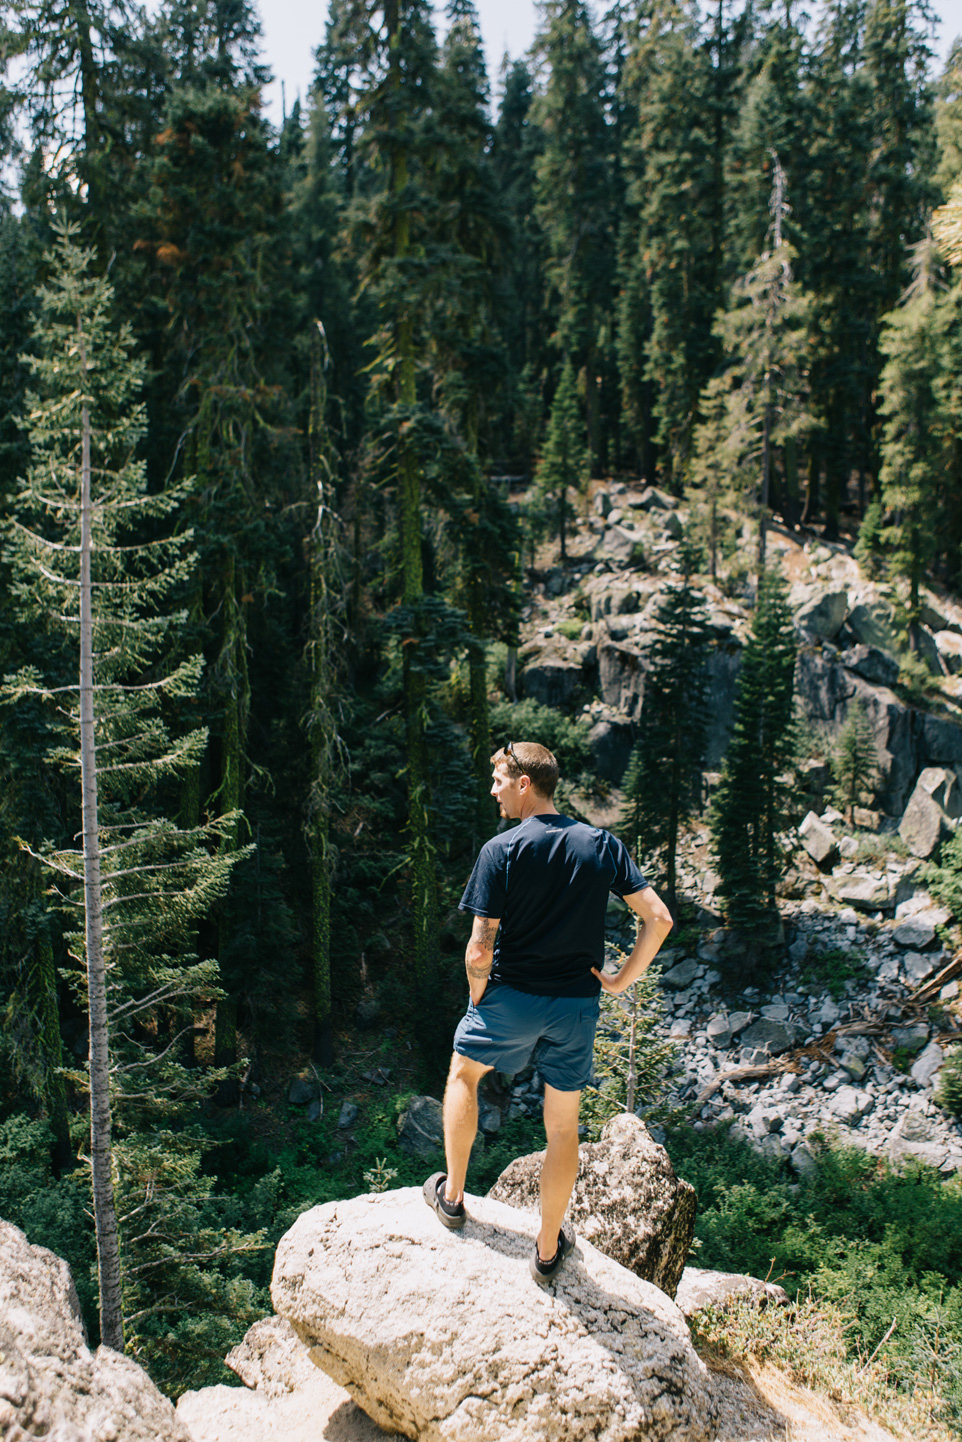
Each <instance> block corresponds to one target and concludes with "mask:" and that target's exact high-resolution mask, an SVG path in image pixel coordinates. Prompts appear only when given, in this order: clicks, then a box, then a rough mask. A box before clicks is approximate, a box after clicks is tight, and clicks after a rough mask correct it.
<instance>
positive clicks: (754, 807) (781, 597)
mask: <svg viewBox="0 0 962 1442" xmlns="http://www.w3.org/2000/svg"><path fill="white" fill-rule="evenodd" d="M795 649H796V648H795V633H794V629H793V626H792V614H791V610H790V608H789V605H788V597H787V588H786V586H785V582H784V581H783V579H782V578H781V576H780V575H779V574H778V573H777V572H775V571H772V570H766V571H763V572H762V574H761V576H760V578H759V584H758V599H757V603H756V608H755V615H754V618H753V620H752V629H751V634H750V636H749V638H748V641H747V642H746V645H745V650H744V653H743V655H742V663H741V669H740V671H739V675H738V683H737V691H736V695H735V721H734V729H733V732H732V739H731V741H730V743H729V746H728V751H727V753H726V755H725V760H724V764H723V766H722V779H721V782H720V784H719V787H718V790H717V792H716V794H715V798H714V802H713V805H712V811H711V818H710V824H711V833H712V847H713V851H714V856H715V865H716V867H717V869H718V875H719V877H720V879H721V885H720V892H721V896H722V898H723V901H724V905H725V914H726V917H727V919H728V921H729V923H730V924H731V925H732V926H733V927H734V928H735V929H736V930H737V932H738V933H739V937H740V940H741V944H742V946H743V948H744V953H743V954H744V963H743V968H744V970H745V971H746V972H748V971H750V970H751V969H752V967H753V966H754V965H758V964H759V963H760V962H761V961H762V960H763V957H764V953H765V948H766V945H767V943H768V941H769V939H770V938H771V935H772V932H773V929H774V925H775V922H776V920H777V912H776V910H775V885H776V882H777V881H778V877H779V872H780V856H779V849H778V839H777V833H778V830H779V827H780V825H781V822H782V815H783V808H784V800H785V786H784V782H783V779H782V778H783V774H784V772H785V770H786V768H787V767H788V765H789V764H790V762H791V760H792V757H793V755H794V749H795V739H794V717H793V708H792V700H793V683H794V673H795Z"/></svg>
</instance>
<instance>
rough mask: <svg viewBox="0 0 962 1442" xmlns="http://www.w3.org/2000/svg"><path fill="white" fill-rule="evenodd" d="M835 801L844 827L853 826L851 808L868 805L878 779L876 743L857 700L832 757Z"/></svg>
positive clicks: (853, 820) (848, 715)
mask: <svg viewBox="0 0 962 1442" xmlns="http://www.w3.org/2000/svg"><path fill="white" fill-rule="evenodd" d="M832 775H833V776H834V778H835V798H836V800H837V802H838V804H839V806H841V807H842V809H843V810H844V812H845V815H846V817H847V819H848V824H849V825H850V826H854V824H855V816H854V813H855V807H856V806H868V805H870V804H871V802H872V798H873V797H874V795H875V788H876V786H877V785H878V780H879V757H878V744H877V742H876V740H875V731H874V729H873V727H872V723H871V722H870V721H869V719H868V717H867V716H866V714H865V707H864V705H863V704H862V702H861V700H860V699H859V697H857V696H856V697H855V699H854V700H853V701H852V702H851V704H850V705H849V708H848V711H847V712H846V715H845V723H844V725H843V726H842V729H841V731H840V732H839V737H838V742H837V744H836V747H835V753H834V755H833V757H832Z"/></svg>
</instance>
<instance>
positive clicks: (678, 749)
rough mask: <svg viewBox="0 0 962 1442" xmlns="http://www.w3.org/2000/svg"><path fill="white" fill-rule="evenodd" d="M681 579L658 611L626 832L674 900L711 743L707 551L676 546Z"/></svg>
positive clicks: (628, 785)
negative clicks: (704, 585)
mask: <svg viewBox="0 0 962 1442" xmlns="http://www.w3.org/2000/svg"><path fill="white" fill-rule="evenodd" d="M677 556H678V559H677V564H676V572H677V579H676V581H675V583H674V584H673V585H672V586H670V587H669V588H668V589H667V590H666V592H665V595H664V597H663V599H662V601H661V604H660V605H659V607H658V611H657V614H656V616H655V633H654V639H653V641H652V643H651V646H650V648H649V651H648V673H647V679H646V684H645V700H644V706H643V709H642V713H641V725H640V733H639V737H638V740H637V742H636V743H635V747H634V750H633V752H632V756H631V761H630V763H629V767H628V772H627V775H626V778H625V804H624V807H623V809H622V813H621V818H620V831H621V835H622V837H623V839H624V840H625V842H626V844H627V845H628V846H630V847H636V848H637V855H638V857H639V859H640V858H641V857H642V856H644V857H645V858H652V859H657V862H658V863H659V865H660V867H661V869H662V871H663V874H664V877H665V889H666V891H667V893H668V896H669V897H670V898H674V896H675V890H676V880H675V875H676V855H677V850H678V831H679V827H680V826H681V823H682V822H683V821H684V820H685V818H686V817H687V816H689V815H690V814H691V812H692V811H693V810H694V809H695V807H696V806H697V805H698V803H699V800H700V796H701V765H702V761H703V758H704V755H705V747H706V744H707V741H708V652H709V647H710V642H711V638H710V632H709V628H708V613H707V611H706V609H705V604H704V601H703V599H702V596H701V593H700V592H699V591H698V590H697V589H696V587H695V586H694V584H693V582H694V577H695V575H696V574H697V572H698V570H699V568H700V566H701V563H702V556H701V552H700V551H699V550H698V548H697V547H695V546H692V545H691V544H690V543H688V542H685V543H683V544H682V545H681V546H679V548H678V553H677Z"/></svg>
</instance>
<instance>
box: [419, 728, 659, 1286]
mask: <svg viewBox="0 0 962 1442" xmlns="http://www.w3.org/2000/svg"><path fill="white" fill-rule="evenodd" d="M491 761H492V764H493V766H494V783H493V785H492V787H491V795H492V796H493V797H494V799H495V801H497V803H498V805H499V807H500V810H501V816H502V817H503V818H506V819H510V820H517V821H520V823H521V824H520V826H517V827H515V828H514V829H513V830H510V831H505V832H502V833H501V834H500V835H499V836H494V837H492V838H491V840H490V841H488V842H486V843H485V845H484V846H483V847H482V848H481V852H480V854H479V856H478V859H477V862H476V863H475V867H474V870H473V871H472V873H471V878H470V880H469V881H468V884H467V887H466V889H465V892H464V895H463V897H462V898H461V905H460V909H461V910H462V911H467V912H470V913H471V914H473V916H474V924H473V926H472V929H471V939H470V941H469V942H468V946H467V950H466V951H465V955H464V965H465V969H466V970H467V974H468V988H469V990H470V992H471V1004H470V1006H469V1007H468V1010H467V1013H466V1015H465V1016H464V1017H463V1018H462V1020H461V1022H460V1024H459V1026H458V1029H457V1031H456V1032H455V1036H454V1056H453V1057H452V1059H451V1070H450V1073H449V1075H448V1084H447V1088H446V1090H445V1093H444V1150H445V1155H446V1158H447V1167H448V1170H447V1173H444V1172H436V1173H435V1174H434V1176H432V1177H429V1178H428V1180H427V1181H426V1182H425V1184H424V1198H425V1201H426V1202H427V1204H428V1206H430V1207H432V1208H433V1209H434V1211H435V1212H436V1213H437V1215H438V1218H439V1219H440V1221H441V1222H442V1223H443V1224H444V1226H446V1227H450V1228H452V1229H457V1228H459V1227H463V1226H464V1223H465V1219H466V1215H467V1214H466V1212H465V1209H464V1182H465V1177H466V1175H467V1169H468V1159H469V1157H470V1155H471V1147H472V1145H473V1143H474V1138H475V1135H476V1133H477V1128H478V1083H479V1082H480V1080H481V1078H482V1077H483V1076H484V1074H485V1072H489V1071H491V1070H492V1069H494V1068H497V1070H498V1071H501V1072H507V1073H509V1074H511V1075H513V1074H514V1073H516V1072H519V1071H521V1070H522V1069H523V1068H524V1067H525V1066H527V1065H528V1062H529V1061H530V1060H531V1059H532V1056H533V1057H534V1059H535V1061H536V1063H537V1067H538V1070H539V1072H540V1073H541V1075H542V1077H543V1078H544V1082H545V1088H544V1127H545V1134H546V1136H547V1141H548V1148H547V1152H546V1153H545V1159H544V1163H543V1165H542V1168H541V1229H540V1231H539V1232H538V1237H537V1242H536V1245H535V1250H534V1253H533V1255H532V1258H531V1274H532V1276H533V1277H534V1278H535V1280H536V1281H538V1282H548V1281H550V1280H551V1278H552V1277H554V1276H555V1275H556V1273H557V1272H558V1271H559V1269H560V1268H561V1266H562V1263H563V1262H564V1259H565V1257H566V1256H567V1255H568V1253H569V1252H570V1251H571V1249H572V1247H573V1246H574V1237H573V1235H571V1234H570V1233H569V1232H566V1231H565V1230H564V1229H563V1227H562V1225H561V1224H562V1220H563V1218H564V1214H565V1209H566V1207H567V1205H568V1200H569V1198H570V1196H571V1192H572V1189H573V1187H574V1184H575V1179H576V1177H577V1175H578V1110H579V1106H580V1102H581V1092H582V1088H583V1087H584V1086H585V1084H586V1083H587V1081H588V1079H589V1077H590V1076H591V1070H592V1054H593V1051H594V1039H595V1027H596V1026H597V1022H598V1011H599V1001H598V995H599V992H600V991H601V990H604V991H607V992H610V993H611V994H616V993H618V992H622V991H625V990H626V989H627V988H628V987H629V986H631V984H632V982H634V981H637V979H638V977H639V976H641V975H642V973H643V972H644V971H646V970H647V968H648V967H649V966H650V964H651V962H652V961H653V959H654V957H655V956H656V954H657V952H658V949H659V947H660V946H661V944H662V942H663V941H664V939H665V937H666V936H667V935H668V933H669V931H670V930H671V925H672V922H671V915H670V913H669V911H668V908H667V907H666V906H665V904H664V902H662V901H661V900H660V898H659V897H658V896H657V894H656V893H655V892H654V891H653V889H652V888H651V887H650V886H649V885H648V883H647V881H646V880H645V878H644V876H643V875H642V873H641V872H640V871H639V869H638V867H637V866H636V865H635V863H634V862H633V861H632V859H631V857H630V856H629V854H628V850H627V848H626V847H625V846H624V845H623V844H622V843H621V842H620V841H618V840H617V839H616V838H615V837H614V836H612V835H611V834H610V833H609V832H607V831H602V830H600V829H598V828H597V827H594V826H588V825H586V824H585V823H584V822H581V821H574V820H572V818H571V817H570V816H562V815H561V814H560V813H559V812H558V811H557V810H556V809H555V806H554V803H553V802H552V799H551V798H552V796H553V795H554V790H555V786H556V785H557V781H558V763H557V761H556V760H555V758H554V757H553V756H552V754H551V752H550V751H548V750H547V749H546V748H545V747H544V746H539V745H538V744H537V743H536V742H533V741H521V742H518V743H517V744H515V743H514V742H508V744H507V745H506V746H504V747H502V748H501V749H500V750H499V751H496V752H495V754H494V755H493V756H492V758H491ZM609 892H614V894H615V895H616V896H620V897H622V899H623V900H624V901H625V902H627V904H628V906H630V907H631V909H632V911H634V912H635V913H636V914H637V915H638V916H639V917H640V918H641V921H642V926H641V928H640V930H639V932H638V939H637V941H636V942H635V946H634V950H633V951H632V953H631V956H630V957H629V958H628V960H627V961H626V962H625V964H624V966H623V967H622V968H621V970H620V971H619V972H618V973H617V975H615V976H606V975H604V973H603V972H602V965H603V963H604V927H605V912H606V909H607V905H608V893H609Z"/></svg>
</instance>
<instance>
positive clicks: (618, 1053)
mask: <svg viewBox="0 0 962 1442" xmlns="http://www.w3.org/2000/svg"><path fill="white" fill-rule="evenodd" d="M615 960H617V962H618V964H619V965H621V964H623V962H624V961H625V956H624V955H623V954H622V953H620V952H618V953H617V955H616V957H615ZM658 975H659V973H658V971H657V970H651V969H649V970H648V971H646V972H645V974H644V975H643V976H641V977H639V979H638V980H637V981H636V982H635V984H634V986H632V987H631V988H630V989H629V990H628V991H627V992H625V993H624V994H623V995H620V996H610V995H609V994H608V993H607V992H604V991H603V992H602V993H601V1017H600V1020H599V1023H598V1030H597V1033H596V1035H595V1059H594V1066H595V1076H596V1078H597V1089H594V1088H589V1089H588V1090H587V1091H586V1092H585V1093H584V1096H583V1097H582V1102H581V1114H582V1119H583V1121H584V1123H585V1125H586V1126H587V1127H588V1129H589V1131H590V1133H591V1135H592V1137H594V1138H597V1137H598V1136H599V1135H600V1133H601V1129H602V1127H603V1126H604V1125H605V1122H607V1121H610V1119H611V1118H612V1117H615V1116H618V1115H620V1113H622V1112H634V1111H635V1110H636V1108H637V1107H638V1105H639V1104H640V1103H642V1102H643V1103H644V1104H645V1106H646V1108H648V1109H650V1108H651V1107H652V1106H654V1105H657V1104H658V1102H659V1101H660V1099H661V1097H662V1095H663V1093H664V1091H665V1081H664V1078H665V1075H666V1073H667V1071H668V1069H669V1067H670V1065H671V1062H672V1060H673V1058H674V1056H675V1053H676V1051H677V1047H676V1046H675V1044H674V1043H673V1042H671V1041H669V1040H668V1039H667V1037H666V1036H665V1035H664V1033H663V1031H662V1030H661V1005H660V998H661V993H660V991H659V987H658Z"/></svg>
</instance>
